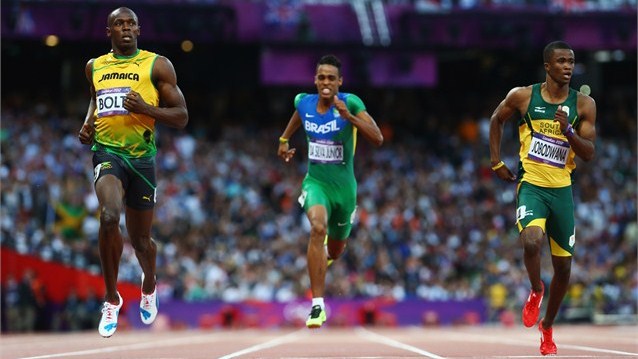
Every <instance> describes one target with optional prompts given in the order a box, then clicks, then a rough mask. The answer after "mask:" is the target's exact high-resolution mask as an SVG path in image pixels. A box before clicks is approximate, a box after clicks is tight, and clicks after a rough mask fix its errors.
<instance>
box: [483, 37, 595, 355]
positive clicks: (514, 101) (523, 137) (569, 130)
mask: <svg viewBox="0 0 638 359" xmlns="http://www.w3.org/2000/svg"><path fill="white" fill-rule="evenodd" d="M543 61H544V64H545V72H546V76H545V82H543V83H539V84H534V85H531V86H527V87H515V88H513V89H512V90H510V92H509V93H508V94H507V96H506V97H505V99H504V100H503V101H502V102H501V103H500V104H499V105H498V107H497V108H496V110H495V111H494V113H493V114H492V117H491V121H490V155H491V162H492V170H494V172H495V173H496V175H497V176H498V177H499V178H500V179H502V180H505V181H511V182H516V181H517V182H518V190H517V197H516V202H517V203H516V206H517V208H516V222H517V225H518V229H519V231H520V240H521V244H522V246H523V250H524V262H525V267H526V269H527V273H528V276H529V281H530V284H531V287H532V289H531V291H530V294H529V297H528V299H527V302H526V303H525V305H524V306H523V313H522V320H523V324H524V325H525V326H527V327H531V326H534V325H535V324H536V322H537V321H538V318H539V314H540V307H541V304H542V300H543V295H544V292H545V285H544V283H543V282H542V281H541V245H542V243H543V241H544V238H545V235H547V241H548V242H549V248H550V252H551V256H552V265H553V268H554V275H553V277H552V281H551V283H550V287H549V300H548V304H547V309H546V312H545V316H544V318H543V319H542V320H541V321H540V323H539V325H538V328H539V331H540V333H541V346H540V352H541V354H543V355H552V354H556V352H557V348H556V344H555V343H554V340H553V333H552V325H553V324H554V319H555V318H556V314H557V313H558V310H559V308H560V304H561V302H562V300H563V297H564V296H565V293H566V291H567V288H568V285H569V277H570V273H571V262H572V255H573V253H574V245H575V243H576V227H575V223H574V201H573V197H572V175H573V171H574V169H575V168H576V163H575V162H574V158H575V157H576V156H578V157H580V158H581V159H583V160H584V161H589V160H591V159H592V158H593V157H594V153H595V147H594V141H595V140H596V103H595V102H594V100H593V99H592V98H591V97H590V96H589V95H588V94H584V93H581V92H578V91H576V90H574V89H572V88H570V87H569V84H570V80H571V77H572V74H573V71H574V64H575V57H574V51H573V50H572V49H571V47H570V46H569V45H568V44H567V43H565V42H563V41H555V42H552V43H550V44H548V45H547V46H546V47H545V49H544V51H543ZM515 115H518V116H520V117H519V118H518V133H519V138H520V144H521V145H520V151H519V158H520V161H519V165H518V176H516V175H514V174H513V173H512V171H511V170H510V169H509V167H508V166H507V165H506V164H505V163H504V162H503V161H502V160H501V138H502V137H503V125H504V123H505V122H506V121H508V120H509V119H511V118H512V117H513V116H515Z"/></svg>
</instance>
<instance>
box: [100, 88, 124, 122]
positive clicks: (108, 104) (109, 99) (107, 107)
mask: <svg viewBox="0 0 638 359" xmlns="http://www.w3.org/2000/svg"><path fill="white" fill-rule="evenodd" d="M129 92H131V88H130V87H112V88H107V89H102V90H98V91H97V92H96V93H95V99H96V105H97V117H105V116H112V115H125V114H127V113H128V111H127V110H126V109H125V108H124V100H125V99H126V94H127V93H129Z"/></svg>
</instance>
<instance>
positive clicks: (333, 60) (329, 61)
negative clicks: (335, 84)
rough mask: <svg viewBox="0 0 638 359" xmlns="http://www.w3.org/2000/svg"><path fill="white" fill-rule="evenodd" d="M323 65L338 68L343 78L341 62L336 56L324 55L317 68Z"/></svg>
mask: <svg viewBox="0 0 638 359" xmlns="http://www.w3.org/2000/svg"><path fill="white" fill-rule="evenodd" d="M321 65H332V66H334V67H336V68H337V70H338V73H339V76H341V60H339V58H338V57H336V56H335V55H324V56H322V57H321V58H320V59H319V62H317V67H319V66H321Z"/></svg>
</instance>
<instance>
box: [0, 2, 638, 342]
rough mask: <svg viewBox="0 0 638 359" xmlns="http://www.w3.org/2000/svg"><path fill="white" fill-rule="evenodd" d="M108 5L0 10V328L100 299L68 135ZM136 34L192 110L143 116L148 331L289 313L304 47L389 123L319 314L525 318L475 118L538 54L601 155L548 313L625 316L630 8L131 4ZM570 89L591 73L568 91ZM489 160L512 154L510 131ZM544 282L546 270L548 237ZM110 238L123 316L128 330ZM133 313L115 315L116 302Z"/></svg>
mask: <svg viewBox="0 0 638 359" xmlns="http://www.w3.org/2000/svg"><path fill="white" fill-rule="evenodd" d="M120 4H121V3H118V2H111V1H11V0H6V1H3V2H2V5H1V6H2V24H1V26H2V118H1V119H2V121H1V132H0V138H1V141H2V142H1V150H2V166H1V167H0V180H1V181H2V182H1V184H2V186H1V207H0V213H1V218H0V228H1V231H2V232H1V238H0V244H1V246H2V247H1V252H0V253H1V254H2V257H1V265H2V266H1V279H2V312H1V313H2V332H3V333H7V332H29V331H72V330H83V329H90V330H94V328H95V326H96V320H98V319H99V307H100V302H101V296H102V294H103V289H102V287H103V285H102V280H101V277H100V276H99V274H100V264H99V257H98V252H97V251H98V248H97V227H98V221H97V213H96V207H97V203H96V199H95V196H94V192H93V188H92V168H91V164H90V163H91V161H90V158H91V153H90V151H89V149H88V148H86V147H82V146H81V145H80V144H79V143H78V141H77V132H78V130H79V128H80V126H81V124H82V121H83V118H84V114H85V113H86V108H87V105H88V99H89V98H88V91H87V84H86V79H85V78H84V72H83V70H84V65H85V64H86V61H87V60H88V59H89V58H91V57H96V56H98V55H101V54H103V53H106V52H107V51H108V50H109V45H110V42H109V40H108V38H107V37H106V35H105V26H106V17H107V15H108V13H109V12H110V11H111V10H113V9H114V8H115V7H118V6H120ZM127 4H128V5H127V6H129V7H131V8H132V9H133V10H134V11H135V12H136V13H137V15H138V16H139V20H140V24H141V26H142V35H141V37H140V39H139V47H140V48H143V49H148V50H152V51H155V52H158V53H160V54H162V55H165V56H167V57H168V58H169V59H170V60H171V61H172V62H173V64H174V65H175V68H176V71H177V75H178V82H179V85H180V87H181V89H182V91H183V92H184V93H185V96H186V99H187V103H188V106H189V113H190V123H189V125H188V127H187V128H186V129H185V130H184V131H174V130H170V129H167V128H163V127H160V128H159V136H158V138H159V140H158V147H159V154H158V167H159V168H158V170H159V189H158V199H159V200H158V206H157V211H156V224H155V226H154V238H155V239H156V240H157V242H158V243H159V244H160V250H159V253H158V270H159V272H158V280H159V290H160V298H161V310H160V313H161V317H160V319H159V320H158V321H157V322H156V323H155V324H154V325H155V326H156V327H159V328H184V327H202V328H215V327H220V326H226V327H242V326H243V327H245V326H282V325H299V323H301V321H302V320H303V317H304V316H305V315H306V314H307V312H306V311H307V305H308V293H307V288H308V280H307V275H306V269H305V268H306V267H305V251H306V243H307V231H308V228H307V224H306V221H305V218H304V216H303V213H302V211H301V210H300V208H298V206H297V204H296V197H297V192H298V187H299V184H300V181H301V179H302V176H303V175H304V173H305V166H306V164H305V162H304V161H302V160H301V159H302V158H303V152H304V150H303V149H304V141H303V138H302V137H303V136H301V135H300V134H298V135H297V137H295V138H293V139H292V142H293V143H294V145H295V146H296V147H297V148H298V149H299V150H300V152H301V156H299V157H297V159H296V160H295V161H294V163H293V164H292V165H284V164H282V163H281V161H280V160H279V159H278V158H277V156H276V149H277V138H278V136H279V134H280V133H281V131H282V130H283V128H284V126H285V124H286V123H287V121H288V119H289V117H290V115H291V113H292V111H293V98H294V95H295V94H296V93H298V92H313V91H314V87H313V84H312V77H313V74H314V64H315V63H316V61H317V59H318V57H319V56H320V55H322V54H326V53H334V54H336V55H338V56H340V57H341V58H342V60H343V62H344V85H343V87H342V90H343V91H347V92H354V93H357V94H359V95H360V96H361V97H362V99H363V100H364V102H365V103H366V105H367V107H368V110H369V112H370V113H371V114H372V115H373V116H374V117H375V119H376V120H377V122H378V123H379V125H380V126H381V127H382V129H383V131H384V134H385V137H386V141H387V142H386V144H385V145H384V146H383V147H382V148H381V149H378V150H372V148H370V147H368V146H366V144H365V143H364V141H361V145H360V148H359V149H358V153H357V157H358V158H357V161H356V165H355V167H356V171H357V176H358V180H359V215H358V218H357V224H356V226H355V229H354V231H353V234H352V237H351V240H350V244H349V247H348V249H347V252H346V254H345V257H344V258H343V259H342V260H339V261H337V262H335V264H334V265H333V266H332V267H331V268H330V269H329V271H328V279H327V289H328V301H327V303H328V306H329V310H330V311H331V312H332V314H331V321H330V325H356V324H376V325H406V324H418V325H446V324H454V323H466V324H473V323H476V324H479V323H502V324H504V325H512V324H514V323H516V322H518V321H519V320H520V319H519V311H520V306H521V303H522V302H523V301H524V299H525V298H526V296H527V293H528V281H527V277H526V272H525V270H524V266H523V264H522V259H521V253H522V252H521V250H520V248H519V243H518V241H517V230H516V228H515V226H514V197H515V194H514V187H513V186H512V185H508V184H505V183H502V182H500V181H498V180H497V179H496V178H495V177H494V176H493V175H492V174H491V171H490V168H489V167H490V166H489V151H488V144H487V127H488V122H489V115H490V114H491V111H492V110H493V109H494V108H495V107H496V105H497V104H498V101H500V99H502V98H503V97H504V96H505V94H506V93H507V91H508V90H509V89H510V88H512V87H514V86H520V85H528V84H531V83H534V82H540V81H543V79H544V70H543V66H542V48H543V46H544V45H545V44H546V43H548V42H549V41H553V40H556V39H563V40H566V41H567V42H569V43H570V44H571V45H572V47H573V48H574V49H575V52H576V60H577V66H576V70H575V73H574V76H573V81H572V86H573V87H574V88H576V89H579V88H581V86H584V85H586V86H588V87H589V89H590V90H591V95H592V97H593V98H594V99H595V100H596V102H597V106H598V121H597V129H598V136H599V137H598V140H597V144H596V145H597V156H596V159H595V160H594V161H592V162H590V163H586V164H585V163H579V167H578V169H577V172H576V177H575V178H576V186H575V200H576V203H577V210H576V216H577V224H578V228H577V245H576V254H575V260H574V263H573V273H572V280H571V286H570V289H569V292H568V295H567V297H566V298H565V301H564V305H563V308H562V310H561V312H560V316H559V318H558V320H559V322H563V323H567V322H574V323H576V322H586V323H597V324H610V323H636V303H637V300H638V274H637V266H636V253H637V245H636V244H637V239H638V227H637V223H636V222H637V213H636V187H637V182H636V178H637V177H636V176H637V175H636V165H637V156H636V131H637V129H636V107H637V105H636V95H637V94H636V67H637V65H636V41H637V37H636V1H635V0H412V1H410V0H403V1H402V0H394V1H393V0H386V1H382V0H349V1H348V0H270V1H256V0H254V1H251V0H237V1H230V0H228V1H223V0H217V1H215V0H208V1H206V0H201V1H196V0H193V1H178V0H174V1H168V0H165V1H130V2H128V3H127ZM583 89H584V87H583ZM505 142H506V143H507V145H506V146H505V147H504V150H503V152H504V153H505V154H507V156H506V157H505V158H504V159H505V161H506V162H507V163H508V164H509V165H511V166H513V165H514V164H515V163H516V161H517V152H516V146H517V141H516V133H515V128H514V126H513V125H512V124H510V127H509V128H508V129H507V138H506V141H505ZM543 256H544V258H545V260H546V261H545V263H544V267H543V278H544V280H546V281H549V280H550V278H551V274H552V273H551V266H550V264H549V261H547V259H548V255H547V250H546V249H545V250H544V253H543ZM139 277H140V269H139V266H138V264H137V261H136V259H135V256H134V254H133V251H132V249H131V247H130V245H128V244H127V245H126V247H125V253H124V256H123V259H122V263H121V269H120V288H121V291H122V293H123V296H124V298H125V304H126V305H127V306H132V307H131V308H133V310H130V311H127V315H126V316H125V318H123V321H124V325H128V326H129V327H132V328H134V327H138V326H139V325H140V323H139V319H138V318H137V314H136V313H137V311H136V310H135V307H136V305H137V300H139V299H138V298H139ZM125 310H126V307H125Z"/></svg>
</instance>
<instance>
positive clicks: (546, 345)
mask: <svg viewBox="0 0 638 359" xmlns="http://www.w3.org/2000/svg"><path fill="white" fill-rule="evenodd" d="M538 331H539V332H541V354H543V355H556V353H557V352H558V349H556V343H554V338H553V330H552V328H549V329H545V328H543V321H542V320H541V321H540V323H538Z"/></svg>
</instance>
